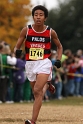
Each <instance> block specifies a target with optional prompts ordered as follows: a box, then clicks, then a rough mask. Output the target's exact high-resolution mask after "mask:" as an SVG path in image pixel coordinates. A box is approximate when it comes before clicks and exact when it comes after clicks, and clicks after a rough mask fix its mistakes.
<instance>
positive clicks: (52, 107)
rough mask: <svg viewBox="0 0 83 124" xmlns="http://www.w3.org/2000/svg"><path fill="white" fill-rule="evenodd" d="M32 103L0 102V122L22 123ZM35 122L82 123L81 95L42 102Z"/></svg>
mask: <svg viewBox="0 0 83 124" xmlns="http://www.w3.org/2000/svg"><path fill="white" fill-rule="evenodd" d="M32 106H33V103H13V104H7V103H3V104H0V124H24V121H25V120H26V119H31V114H32ZM37 124H83V97H80V98H76V97H69V98H66V99H62V100H51V101H49V102H43V105H42V108H41V111H40V114H39V117H38V121H37Z"/></svg>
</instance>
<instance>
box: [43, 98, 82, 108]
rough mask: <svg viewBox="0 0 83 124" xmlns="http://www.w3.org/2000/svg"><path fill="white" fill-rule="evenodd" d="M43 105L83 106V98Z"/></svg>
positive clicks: (66, 99) (52, 101)
mask: <svg viewBox="0 0 83 124" xmlns="http://www.w3.org/2000/svg"><path fill="white" fill-rule="evenodd" d="M43 104H46V105H47V104H52V105H78V106H83V97H67V98H63V99H62V100H57V99H55V100H50V101H49V102H44V103H43Z"/></svg>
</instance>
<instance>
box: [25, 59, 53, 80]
mask: <svg viewBox="0 0 83 124" xmlns="http://www.w3.org/2000/svg"><path fill="white" fill-rule="evenodd" d="M25 71H26V76H27V78H28V80H29V81H31V82H33V81H36V76H37V74H40V73H44V74H49V77H48V81H51V79H52V63H51V60H50V59H48V58H46V59H43V60H37V61H26V64H25Z"/></svg>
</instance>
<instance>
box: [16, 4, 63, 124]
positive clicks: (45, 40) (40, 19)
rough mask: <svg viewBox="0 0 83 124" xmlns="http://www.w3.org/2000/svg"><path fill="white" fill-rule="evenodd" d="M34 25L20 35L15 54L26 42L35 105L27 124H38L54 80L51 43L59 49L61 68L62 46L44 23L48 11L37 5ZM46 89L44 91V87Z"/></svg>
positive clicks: (58, 64)
mask: <svg viewBox="0 0 83 124" xmlns="http://www.w3.org/2000/svg"><path fill="white" fill-rule="evenodd" d="M32 16H33V20H34V24H32V25H28V26H27V27H24V28H23V29H22V31H21V33H20V36H19V38H18V41H17V43H16V46H15V48H14V52H15V54H18V53H19V54H20V53H21V50H19V49H20V48H21V45H22V44H23V42H24V41H25V51H26V56H25V58H26V64H25V70H26V75H27V78H28V79H29V81H30V84H31V87H32V90H33V94H34V104H33V112H32V118H31V120H26V121H25V124H36V121H37V118H38V115H39V112H40V108H41V106H42V100H43V97H44V95H45V92H46V90H47V88H48V87H49V86H48V83H47V82H49V81H51V79H52V63H51V60H50V59H49V57H50V55H51V41H53V42H54V43H55V46H56V47H57V55H58V57H57V60H56V62H55V66H56V67H57V68H60V67H61V61H60V59H61V56H62V52H63V49H62V45H61V43H60V41H59V39H58V36H57V34H56V32H55V31H54V30H53V29H52V28H50V27H49V26H46V25H45V24H44V22H45V21H46V19H47V17H48V10H47V8H45V7H44V6H42V5H37V6H35V7H34V8H33V9H32ZM45 86H46V88H45V89H44V87H45Z"/></svg>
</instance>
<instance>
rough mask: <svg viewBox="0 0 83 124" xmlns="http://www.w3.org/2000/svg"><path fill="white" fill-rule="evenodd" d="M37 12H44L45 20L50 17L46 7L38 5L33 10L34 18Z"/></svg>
mask: <svg viewBox="0 0 83 124" xmlns="http://www.w3.org/2000/svg"><path fill="white" fill-rule="evenodd" d="M36 10H42V11H44V15H45V18H47V17H48V10H47V9H46V8H45V7H44V6H42V5H37V6H35V7H34V8H33V9H32V16H34V12H35V11H36Z"/></svg>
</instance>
